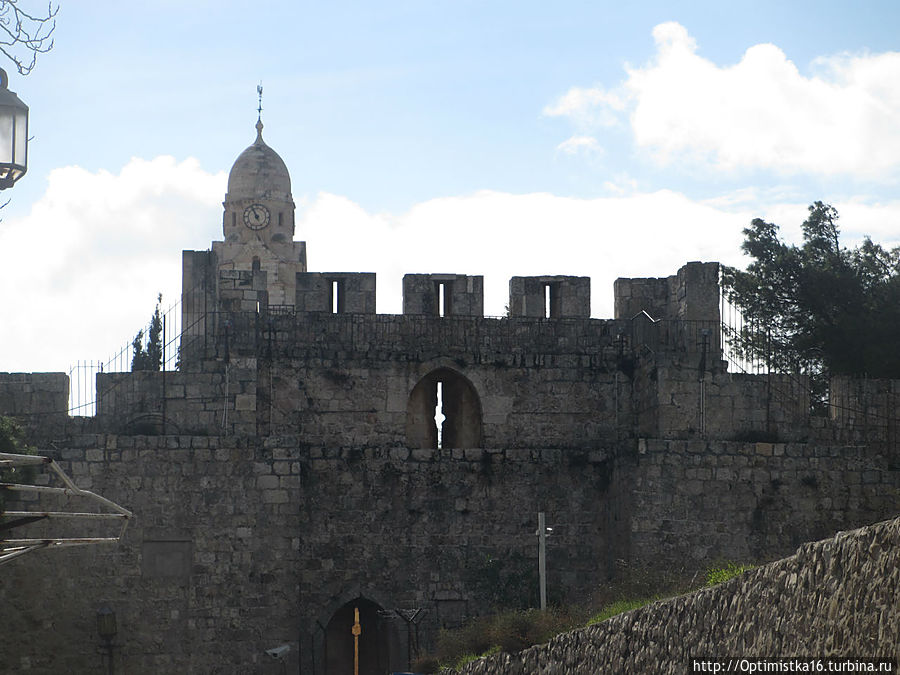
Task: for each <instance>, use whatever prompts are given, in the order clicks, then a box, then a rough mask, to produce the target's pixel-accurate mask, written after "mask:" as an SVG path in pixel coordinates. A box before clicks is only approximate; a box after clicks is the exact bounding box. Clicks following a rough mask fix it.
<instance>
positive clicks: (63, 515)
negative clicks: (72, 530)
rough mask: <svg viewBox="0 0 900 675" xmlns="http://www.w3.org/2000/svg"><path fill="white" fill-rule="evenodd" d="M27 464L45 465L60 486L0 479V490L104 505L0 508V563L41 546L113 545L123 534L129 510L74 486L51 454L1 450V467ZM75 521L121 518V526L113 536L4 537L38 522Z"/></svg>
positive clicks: (34, 465) (7, 493)
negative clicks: (83, 509)
mask: <svg viewBox="0 0 900 675" xmlns="http://www.w3.org/2000/svg"><path fill="white" fill-rule="evenodd" d="M26 467H40V468H45V469H47V470H48V472H49V473H50V476H49V477H53V476H55V477H56V478H57V479H58V480H59V481H60V482H61V483H62V486H59V487H54V486H50V485H30V484H24V483H6V482H0V493H3V494H4V495H6V496H9V494H10V493H12V494H15V493H24V494H27V495H33V496H34V498H35V499H37V500H40V499H41V498H42V497H47V496H54V495H55V496H61V497H66V498H72V497H81V498H85V499H87V500H88V501H90V502H93V503H94V504H97V505H99V506H101V507H104V508H105V509H106V511H101V512H77V511H62V510H60V511H38V510H35V511H28V510H22V511H17V510H0V565H2V564H3V563H7V562H9V561H11V560H14V559H15V558H18V557H19V556H22V555H25V554H26V553H31V552H32V551H37V550H39V549H43V548H64V547H69V546H86V545H89V544H115V543H118V542H119V541H120V540H121V539H122V537H123V536H124V534H125V529H126V528H127V527H128V520H129V518H131V516H132V513H131V511H129V510H128V509H126V508H123V507H121V506H119V505H118V504H116V503H115V502H113V501H110V500H109V499H106V498H105V497H101V496H100V495H98V494H95V493H93V492H91V491H89V490H83V489H81V488H79V487H78V486H77V485H75V482H74V481H73V480H72V479H71V478H69V476H67V475H66V473H65V472H64V471H63V470H62V469H61V468H60V466H59V465H58V464H57V463H56V462H55V461H54V460H53V459H51V458H50V457H41V456H36V455H16V454H11V453H0V469H3V470H6V469H17V468H26ZM59 520H64V521H72V520H74V521H76V522H77V523H87V522H95V521H105V520H113V521H115V520H121V521H122V526H121V529H120V530H119V533H118V535H117V536H115V537H72V536H63V537H55V536H53V537H32V538H29V537H25V538H21V539H7V538H6V536H7V534H8V533H9V532H11V531H12V530H14V529H16V528H19V527H24V526H25V525H30V524H32V523H37V522H41V521H44V522H47V521H51V522H52V521H59Z"/></svg>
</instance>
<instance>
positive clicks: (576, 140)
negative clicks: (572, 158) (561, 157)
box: [556, 136, 603, 155]
mask: <svg viewBox="0 0 900 675" xmlns="http://www.w3.org/2000/svg"><path fill="white" fill-rule="evenodd" d="M556 149H557V150H558V151H559V152H562V153H563V154H566V155H579V154H587V155H596V154H599V153H602V152H603V148H601V147H600V143H599V142H598V141H597V139H596V138H594V137H593V136H572V137H571V138H567V139H566V140H565V141H563V142H562V143H560V144H559V145H557V146H556Z"/></svg>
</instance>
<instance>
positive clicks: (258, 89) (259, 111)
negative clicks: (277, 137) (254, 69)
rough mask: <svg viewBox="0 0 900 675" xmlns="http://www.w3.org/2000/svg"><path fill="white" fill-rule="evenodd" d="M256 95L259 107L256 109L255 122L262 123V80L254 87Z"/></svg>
mask: <svg viewBox="0 0 900 675" xmlns="http://www.w3.org/2000/svg"><path fill="white" fill-rule="evenodd" d="M256 93H257V94H259V105H258V106H257V108H256V113H257V118H256V119H257V121H260V122H261V121H262V109H263V108H262V80H260V81H259V84H258V85H256Z"/></svg>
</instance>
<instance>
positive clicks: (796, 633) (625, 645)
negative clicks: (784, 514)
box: [459, 518, 900, 675]
mask: <svg viewBox="0 0 900 675" xmlns="http://www.w3.org/2000/svg"><path fill="white" fill-rule="evenodd" d="M898 596H900V518H898V519H894V520H890V521H886V522H883V523H879V524H877V525H873V526H871V527H864V528H861V529H858V530H854V531H851V532H840V533H838V534H837V535H836V536H835V537H833V538H831V539H826V540H824V541H819V542H817V543H814V544H804V545H803V546H802V547H800V549H798V550H797V552H796V554H795V555H793V556H791V557H790V558H786V559H784V560H779V561H778V562H775V563H772V564H770V565H766V566H764V567H761V568H758V569H756V570H752V571H750V572H746V573H744V574H742V575H740V576H738V577H736V578H734V579H731V580H730V581H727V582H725V583H723V584H720V585H718V586H715V587H713V588H710V589H705V590H702V591H698V592H696V593H693V594H690V595H686V596H682V597H678V598H675V599H672V600H667V601H664V602H656V603H653V604H651V605H648V606H646V607H643V608H641V609H637V610H634V611H631V612H627V613H625V614H620V615H618V616H615V617H613V618H612V619H609V620H607V621H604V622H603V623H600V624H596V625H594V626H591V627H589V628H585V629H582V630H578V631H574V632H571V633H566V634H564V635H560V636H558V637H556V638H554V639H553V640H551V641H550V642H549V643H547V644H545V645H541V646H537V647H533V648H531V649H527V650H525V651H523V652H520V653H518V654H498V655H495V656H490V657H487V658H484V659H481V660H479V661H476V662H473V663H471V664H469V665H467V666H466V667H464V668H463V669H462V670H460V671H459V673H460V675H500V674H503V675H510V674H514V673H516V674H518V673H521V674H522V675H526V674H527V675H533V674H537V673H572V674H573V675H578V674H580V673H584V674H585V675H594V674H595V673H663V674H665V673H672V674H673V675H674V674H676V673H678V674H679V675H680V674H681V673H685V672H690V663H691V658H693V657H716V658H728V657H738V658H740V657H811V658H813V659H818V658H823V657H851V658H860V657H879V658H886V659H894V660H895V662H896V661H898V660H900V603H898V602H897V598H898ZM824 669H825V666H824V665H823V671H824ZM815 670H816V668H813V671H815ZM723 672H724V671H723ZM848 672H850V671H848Z"/></svg>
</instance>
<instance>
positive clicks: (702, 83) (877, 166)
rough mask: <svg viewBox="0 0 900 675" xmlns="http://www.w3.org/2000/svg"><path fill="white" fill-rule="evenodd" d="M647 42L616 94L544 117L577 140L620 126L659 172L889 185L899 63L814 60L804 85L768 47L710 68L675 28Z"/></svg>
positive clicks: (587, 93)
mask: <svg viewBox="0 0 900 675" xmlns="http://www.w3.org/2000/svg"><path fill="white" fill-rule="evenodd" d="M653 37H654V40H655V42H656V54H655V56H654V58H653V59H652V60H651V61H650V62H649V63H648V64H647V65H645V66H643V67H640V68H627V69H626V72H627V77H626V79H625V80H624V82H623V83H621V84H620V85H619V86H617V87H616V88H615V91H616V92H621V93H616V94H614V95H613V94H610V90H609V89H607V88H605V87H602V86H599V87H595V88H585V89H579V88H574V89H572V90H570V91H569V92H568V93H567V94H566V95H565V96H563V97H562V98H560V99H559V101H557V102H556V103H554V104H551V105H549V106H547V108H546V109H545V112H546V113H547V114H557V115H565V116H568V117H570V118H571V119H572V121H573V123H574V125H575V126H576V128H577V129H579V131H582V132H583V131H584V130H585V128H586V124H587V123H588V122H590V121H594V122H595V123H596V122H597V121H598V120H600V121H601V122H600V124H602V125H603V126H608V125H609V124H610V123H611V122H610V119H612V118H615V117H617V116H618V117H620V118H621V117H623V116H625V115H627V116H628V120H629V123H630V127H631V131H632V134H633V137H634V141H635V143H636V144H637V145H638V146H639V147H641V148H643V149H645V150H647V151H649V152H650V153H651V155H652V156H653V157H654V158H655V159H656V160H657V161H658V162H660V163H661V164H667V163H670V162H673V161H688V162H700V163H706V162H711V163H712V164H713V165H714V166H715V168H717V169H719V170H722V169H724V170H732V169H739V168H761V169H766V170H774V171H776V172H781V173H803V172H806V173H811V174H815V175H829V176H833V175H843V174H855V175H857V176H863V177H866V178H868V179H875V180H885V179H893V178H895V177H896V173H897V169H898V167H900V53H897V52H889V53H885V54H875V55H868V54H866V55H850V54H838V55H833V56H826V57H821V58H819V59H817V60H816V61H815V62H814V64H813V66H814V71H815V73H814V74H812V75H809V76H806V75H803V74H802V73H801V72H800V71H799V69H798V68H797V66H796V65H795V64H794V63H793V62H792V61H791V60H790V59H788V57H787V56H786V55H785V53H784V52H783V51H782V50H781V49H779V48H778V47H776V46H775V45H772V44H758V45H754V46H752V47H750V48H749V49H747V51H746V52H745V53H744V55H743V57H742V58H741V60H740V61H739V62H738V63H737V64H734V65H730V66H720V65H717V64H715V63H713V62H711V61H709V60H708V59H705V58H703V57H701V56H700V55H698V53H697V44H696V42H695V41H694V39H693V38H692V37H691V36H690V35H689V34H688V32H687V30H686V29H685V28H684V27H683V26H681V25H679V24H677V23H674V22H670V23H664V24H660V25H658V26H656V27H655V28H654V29H653Z"/></svg>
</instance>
